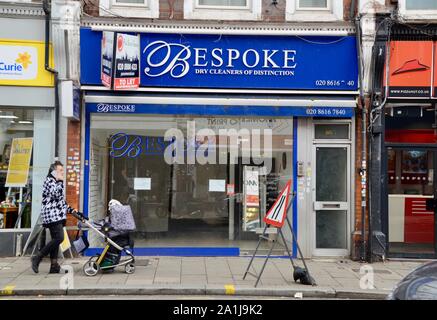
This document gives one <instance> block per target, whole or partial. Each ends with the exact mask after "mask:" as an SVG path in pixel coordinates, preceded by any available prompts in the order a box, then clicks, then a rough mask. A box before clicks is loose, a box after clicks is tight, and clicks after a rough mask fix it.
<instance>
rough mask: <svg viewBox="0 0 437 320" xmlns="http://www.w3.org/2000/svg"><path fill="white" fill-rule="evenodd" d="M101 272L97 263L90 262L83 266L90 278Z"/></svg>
mask: <svg viewBox="0 0 437 320" xmlns="http://www.w3.org/2000/svg"><path fill="white" fill-rule="evenodd" d="M99 270H100V267H99V265H98V264H97V263H96V262H95V261H88V262H87V263H85V264H84V266H83V272H85V274H86V275H87V276H89V277H93V276H95V275H96V274H97V273H98V272H99Z"/></svg>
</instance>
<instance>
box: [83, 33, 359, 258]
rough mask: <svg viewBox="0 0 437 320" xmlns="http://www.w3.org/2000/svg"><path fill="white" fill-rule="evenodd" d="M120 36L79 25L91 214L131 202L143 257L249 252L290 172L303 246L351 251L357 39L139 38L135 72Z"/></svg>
mask: <svg viewBox="0 0 437 320" xmlns="http://www.w3.org/2000/svg"><path fill="white" fill-rule="evenodd" d="M120 35H121V34H120V33H116V34H115V35H112V34H110V33H108V32H105V33H104V35H103V33H102V32H101V31H93V30H91V29H89V28H83V29H82V30H81V47H82V50H83V51H82V52H81V83H82V90H83V91H84V108H83V114H82V116H83V119H84V120H85V121H82V124H83V128H82V130H83V137H84V139H83V143H82V145H83V148H84V152H83V155H84V159H83V160H84V161H83V163H84V185H83V190H84V192H83V208H84V211H85V212H86V213H87V214H88V216H89V217H90V218H92V219H99V218H103V217H104V216H105V214H106V213H107V204H108V202H109V200H111V199H116V200H118V201H120V202H121V203H123V204H129V205H130V207H131V209H132V212H133V215H134V219H135V223H136V231H135V232H134V238H135V243H136V245H135V247H136V249H135V252H136V254H144V255H215V256H222V255H240V254H245V253H249V252H250V251H252V250H254V249H255V245H256V241H257V239H258V234H259V232H260V230H261V229H262V228H263V227H264V225H263V220H262V218H263V217H264V215H265V214H266V213H267V212H268V210H269V208H270V207H271V206H272V205H273V203H274V202H275V200H276V197H277V196H278V195H279V193H280V192H281V190H282V189H283V188H284V187H285V185H286V184H287V182H288V181H290V180H291V181H292V185H293V191H294V193H295V195H296V196H295V197H294V200H293V202H292V206H291V208H290V210H289V212H288V214H289V215H290V218H291V220H292V223H293V226H294V228H295V229H296V230H299V239H303V242H304V245H303V246H304V248H305V249H304V250H305V252H306V253H305V254H306V255H308V256H311V255H313V254H317V251H316V249H318V250H319V254H322V255H323V254H324V253H326V254H327V253H328V251H329V252H330V253H334V254H335V253H339V254H345V253H346V252H348V250H349V249H350V238H351V227H350V224H351V214H352V213H351V208H352V206H351V194H352V192H351V190H352V188H353V187H352V186H351V170H352V168H351V166H352V164H353V154H354V150H353V148H354V142H353V137H354V134H353V130H354V125H353V121H354V107H355V100H354V95H355V94H356V89H357V70H356V69H357V67H356V66H357V64H356V54H355V53H356V52H355V38H354V37H352V36H345V37H305V38H302V37H299V38H298V37H274V36H262V37H261V36H260V37H253V36H224V35H222V36H220V35H217V36H215V35H202V34H197V35H179V34H145V33H140V34H137V35H134V36H136V37H138V47H137V48H136V49H135V50H133V51H131V52H130V53H126V56H125V61H129V62H130V63H128V65H129V67H128V68H127V69H128V70H129V71H131V70H137V69H138V70H139V72H138V74H137V76H138V79H136V78H135V77H136V74H135V72H132V73H129V72H127V73H129V74H130V76H129V77H130V78H127V79H126V77H123V72H121V71H126V70H127V69H126V67H125V66H126V64H125V63H122V64H123V66H121V65H120V63H119V62H117V61H119V60H118V58H117V53H116V51H117V50H119V51H122V49H120V48H121V47H123V45H126V42H123V40H119V39H120ZM131 36H132V34H131ZM108 37H110V38H109V39H111V40H108ZM102 38H104V40H102ZM108 42H114V43H115V44H116V45H115V46H114V51H112V50H109V51H106V50H105V46H106V45H107V43H108ZM85 48H86V49H85ZM102 48H103V49H102ZM127 51H128V50H127ZM90 52H93V53H95V54H93V55H91V54H90ZM110 52H113V57H114V59H113V60H111V57H109V56H110V55H111V54H110ZM339 55H341V56H342V57H343V59H338V56H339ZM135 56H137V57H138V59H136V58H135ZM316 57H317V59H316ZM320 57H323V58H322V60H323V61H320V59H321V58H320ZM325 59H326V60H325ZM107 61H114V62H115V63H113V64H112V65H111V64H108V63H107ZM136 61H138V63H136ZM313 61H318V62H317V65H316V64H315V63H312V62H313ZM120 66H121V68H120ZM132 66H133V67H132ZM105 68H109V69H110V68H115V69H116V70H114V72H112V73H111V72H106V71H107V70H105ZM120 69H123V70H120ZM125 74H126V73H125ZM111 77H113V78H115V79H113V80H114V81H112V80H111V79H110V78H111ZM126 86H127V87H128V88H127V87H126ZM108 87H109V88H108ZM117 87H118V88H120V87H122V89H123V90H117ZM301 141H302V142H303V143H302V142H301ZM336 161H344V162H343V164H344V170H343V166H341V168H340V169H339V167H336V168H335V170H336V173H337V177H340V179H332V172H331V170H333V169H334V166H335V165H334V164H335V162H336ZM316 167H317V169H316ZM312 168H313V169H312ZM343 171H344V172H343ZM317 172H320V174H322V175H323V178H321V177H322V176H321V175H320V174H318V173H317ZM313 177H314V178H313ZM316 177H317V179H320V181H319V182H318V184H317V182H314V183H313V181H315V180H316ZM325 179H326V181H325ZM316 184H317V185H318V187H317V191H316V190H315V185H316ZM313 187H314V191H313V190H312V188H313ZM333 191H335V192H333ZM331 193H333V194H339V196H338V197H336V196H335V195H331ZM316 194H317V196H316ZM313 196H314V197H317V199H318V202H317V204H316V205H315V206H314V205H313V203H311V204H310V203H309V201H310V199H311V201H312V199H313ZM308 210H310V212H309V211H308ZM316 220H317V221H316ZM300 221H303V223H305V225H304V226H300ZM311 223H313V230H312V231H310V232H308V233H307V230H308V227H307V225H306V224H311ZM301 230H302V231H301ZM273 232H274V230H273V229H272V234H271V236H272V237H275V236H276V235H275V234H274V233H273ZM338 232H340V233H341V234H338ZM316 234H317V236H316ZM287 237H288V239H291V235H290V234H289V233H287ZM316 241H317V244H316ZM90 244H91V248H90V249H89V250H88V253H89V254H92V253H93V252H94V251H95V250H98V249H97V248H99V247H100V246H101V242H100V240H99V239H97V238H94V237H93V235H91V234H90ZM294 245H295V244H294ZM294 249H295V248H294ZM325 250H326V251H325ZM293 252H294V253H295V250H293ZM276 254H279V255H282V254H283V251H280V250H279V251H278V252H276ZM346 254H347V253H346Z"/></svg>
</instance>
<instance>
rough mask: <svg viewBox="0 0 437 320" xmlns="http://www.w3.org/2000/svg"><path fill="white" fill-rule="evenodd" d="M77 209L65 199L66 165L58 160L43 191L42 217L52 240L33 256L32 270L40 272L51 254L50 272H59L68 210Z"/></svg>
mask: <svg viewBox="0 0 437 320" xmlns="http://www.w3.org/2000/svg"><path fill="white" fill-rule="evenodd" d="M73 211H75V210H74V209H73V208H71V207H70V206H69V205H68V204H67V202H66V201H65V195H64V165H63V164H62V163H61V162H60V161H56V162H55V163H53V164H52V165H51V166H50V169H49V173H48V175H47V178H46V180H45V181H44V186H43V193H42V208H41V217H42V223H43V226H44V227H45V228H48V229H49V230H50V236H51V238H52V239H51V241H50V242H49V243H47V244H46V246H45V247H44V248H42V249H41V251H40V252H39V253H38V254H37V255H35V256H33V257H32V259H31V261H32V270H33V271H34V272H35V273H38V267H39V264H40V262H41V260H42V259H43V258H44V257H45V256H46V255H48V254H50V261H51V265H50V271H49V273H59V272H60V270H61V267H60V265H59V264H58V252H59V245H60V244H61V243H62V241H64V227H65V223H66V220H67V212H68V213H72V212H73Z"/></svg>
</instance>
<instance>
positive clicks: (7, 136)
mask: <svg viewBox="0 0 437 320" xmlns="http://www.w3.org/2000/svg"><path fill="white" fill-rule="evenodd" d="M51 119H52V118H51V112H50V111H48V110H36V109H34V110H33V109H26V108H20V109H12V108H10V109H8V108H1V109H0V152H1V153H0V228H7V229H11V228H14V227H17V228H30V227H31V225H32V220H36V219H37V218H38V217H37V215H38V214H39V210H38V208H40V204H39V205H38V204H37V203H35V204H34V203H33V202H32V199H35V198H36V199H38V201H39V199H40V198H41V195H40V194H37V195H35V197H34V193H35V192H36V193H39V192H42V189H41V187H42V183H43V180H44V178H45V174H46V173H47V170H48V166H49V165H50V160H52V159H51V155H52V152H51V150H50V149H51V147H52V143H50V141H51V137H52V136H53V132H52V131H51V129H52V128H53V127H52V122H51ZM44 173H45V174H44ZM38 203H40V201H39V202H38ZM35 208H36V210H34V211H36V212H37V214H36V217H32V211H33V209H35ZM20 209H21V210H22V212H21V213H22V215H21V219H18V216H19V213H20ZM17 219H18V221H17Z"/></svg>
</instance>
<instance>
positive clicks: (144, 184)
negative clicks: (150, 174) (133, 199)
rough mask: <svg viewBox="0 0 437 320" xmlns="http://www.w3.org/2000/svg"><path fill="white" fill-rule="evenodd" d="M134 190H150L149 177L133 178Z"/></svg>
mask: <svg viewBox="0 0 437 320" xmlns="http://www.w3.org/2000/svg"><path fill="white" fill-rule="evenodd" d="M134 189H135V190H151V189H152V179H151V178H134Z"/></svg>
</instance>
